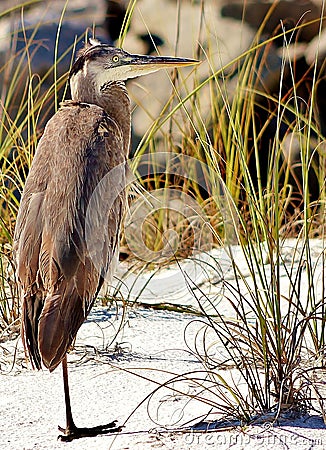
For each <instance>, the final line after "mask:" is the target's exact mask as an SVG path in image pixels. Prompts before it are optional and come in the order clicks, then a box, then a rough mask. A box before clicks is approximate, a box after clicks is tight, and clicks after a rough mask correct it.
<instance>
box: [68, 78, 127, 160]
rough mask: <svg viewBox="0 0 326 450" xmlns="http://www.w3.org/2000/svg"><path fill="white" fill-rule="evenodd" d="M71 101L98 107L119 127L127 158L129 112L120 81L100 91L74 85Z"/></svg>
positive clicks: (87, 86)
mask: <svg viewBox="0 0 326 450" xmlns="http://www.w3.org/2000/svg"><path fill="white" fill-rule="evenodd" d="M71 96H72V100H73V101H76V102H82V103H89V104H92V105H97V106H100V107H101V108H103V109H104V111H105V112H106V113H107V115H108V116H109V117H110V118H111V119H113V120H114V121H115V122H116V123H117V124H118V126H119V127H120V129H121V131H122V135H123V139H124V151H125V155H126V156H127V154H128V152H129V145H130V129H131V123H130V122H131V111H130V100H129V96H128V93H127V89H126V87H125V84H124V83H123V82H122V81H110V82H107V83H106V84H105V85H103V86H102V87H101V88H100V90H98V89H96V87H95V86H94V85H93V84H92V83H91V82H89V83H83V84H82V85H79V84H77V85H75V86H74V89H71Z"/></svg>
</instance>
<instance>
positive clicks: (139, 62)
mask: <svg viewBox="0 0 326 450" xmlns="http://www.w3.org/2000/svg"><path fill="white" fill-rule="evenodd" d="M193 64H199V61H197V60H195V59H188V58H176V57H174V56H151V55H149V56H148V55H130V54H129V55H128V56H126V57H125V58H123V59H122V60H121V66H124V67H125V70H124V72H123V73H122V74H121V78H122V79H127V78H134V77H138V76H142V75H147V74H149V73H152V72H156V71H157V70H160V69H168V68H172V67H184V66H191V65H193ZM121 78H120V79H121Z"/></svg>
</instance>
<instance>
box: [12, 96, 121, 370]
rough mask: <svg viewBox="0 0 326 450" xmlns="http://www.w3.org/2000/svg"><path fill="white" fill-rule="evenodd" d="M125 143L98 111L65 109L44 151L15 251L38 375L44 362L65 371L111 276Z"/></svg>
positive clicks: (24, 204) (33, 173)
mask: <svg viewBox="0 0 326 450" xmlns="http://www.w3.org/2000/svg"><path fill="white" fill-rule="evenodd" d="M123 140H124V136H123V134H122V132H121V130H120V129H119V127H118V126H117V124H116V123H115V122H114V121H112V120H111V119H109V118H108V117H107V116H106V114H105V113H104V111H103V110H102V109H101V108H99V107H97V106H94V105H75V104H68V106H65V107H62V108H61V109H60V110H59V111H58V113H57V114H56V115H55V116H54V117H53V118H52V119H51V120H50V121H49V123H48V125H47V127H46V129H45V132H44V135H43V137H42V139H41V141H40V143H39V146H38V149H37V152H36V155H35V158H34V161H33V164H32V167H31V170H30V173H29V176H28V179H27V181H26V185H25V189H24V194H23V197H22V201H21V205H20V211H19V215H18V219H17V225H16V231H15V244H14V247H15V253H16V260H17V274H18V280H19V282H20V284H21V287H22V294H23V307H22V314H23V317H22V320H23V335H24V337H25V343H26V347H27V349H28V351H29V353H30V355H31V357H32V359H33V361H34V365H35V366H36V367H40V363H39V361H40V358H41V359H42V361H43V363H44V364H45V365H46V366H47V367H48V368H49V369H50V370H53V369H54V368H55V367H56V366H57V365H58V364H59V363H60V361H61V360H62V358H63V357H64V355H65V353H66V351H67V349H68V348H69V346H70V345H71V343H72V341H73V339H74V337H75V336H76V333H77V331H78V329H79V327H80V325H81V324H82V323H83V321H84V319H85V317H86V316H87V314H88V312H89V310H90V307H91V306H92V303H93V301H94V299H95V296H96V295H97V293H98V290H99V289H100V286H101V284H102V283H103V279H104V278H105V277H106V276H107V274H108V272H110V264H111V261H112V258H113V256H114V253H115V251H116V250H117V246H118V239H119V229H120V223H121V219H122V211H123V209H124V203H125V193H124V179H123V178H124V173H125V165H124V163H125V155H124V152H123V150H122V149H123V145H124V143H123ZM116 167H121V168H122V169H121V170H118V172H119V176H120V179H119V180H118V181H119V183H118V184H119V185H121V186H122V188H121V189H120V191H119V189H118V190H117V193H116V194H114V195H113V196H112V195H111V194H110V182H109V183H108V182H105V180H106V179H107V178H109V179H110V176H109V175H108V174H110V173H111V171H112V170H113V169H114V168H116ZM121 177H122V179H121ZM99 184H100V186H102V185H103V186H102V188H101V189H102V191H101V189H100V191H99V192H100V196H98V195H97V189H98V185H99ZM112 189H113V187H112ZM103 191H104V194H103ZM101 195H102V198H101ZM109 197H110V199H111V200H112V199H113V201H111V204H110V207H109V208H106V209H105V208H104V210H105V213H104V214H103V213H102V212H100V213H99V210H100V211H102V210H103V206H104V204H103V200H104V201H105V200H107V199H108V198H109ZM94 198H95V200H94ZM89 209H92V211H91V212H90V213H89V212H88V210H89ZM85 230H86V231H85ZM87 230H89V231H88V236H87ZM90 231H91V233H90ZM89 236H91V239H90V237H89ZM87 240H90V241H91V243H90V244H89V243H88V242H87ZM38 353H39V354H40V355H39V354H38Z"/></svg>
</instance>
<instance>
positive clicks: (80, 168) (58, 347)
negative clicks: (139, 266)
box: [14, 41, 194, 437]
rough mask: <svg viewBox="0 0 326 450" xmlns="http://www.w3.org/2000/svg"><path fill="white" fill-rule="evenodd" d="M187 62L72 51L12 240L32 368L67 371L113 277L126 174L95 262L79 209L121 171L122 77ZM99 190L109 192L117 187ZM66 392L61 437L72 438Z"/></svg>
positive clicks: (125, 139)
mask: <svg viewBox="0 0 326 450" xmlns="http://www.w3.org/2000/svg"><path fill="white" fill-rule="evenodd" d="M193 63H194V61H193V60H186V59H181V58H172V57H166V58H165V57H151V56H139V55H130V54H129V53H127V52H125V51H123V50H121V49H117V48H114V47H110V46H108V45H104V44H100V43H99V42H97V41H96V42H91V44H89V45H86V46H85V48H84V49H83V50H82V51H81V52H80V53H79V55H78V57H77V60H76V62H75V64H74V65H73V67H72V69H71V73H70V86H71V93H72V100H71V101H67V102H64V103H63V104H62V106H61V108H60V109H59V111H58V112H57V113H56V114H55V115H54V116H53V118H52V119H51V120H50V121H49V122H48V124H47V126H46V128H45V131H44V135H43V137H42V138H41V140H40V142H39V145H38V147H37V151H36V154H35V157H34V160H33V163H32V166H31V169H30V172H29V175H28V178H27V180H26V185H25V188H24V192H23V196H22V200H21V204H20V209H19V213H18V217H17V224H16V229H15V235H14V253H15V257H16V263H17V279H18V283H19V285H20V289H21V296H22V337H23V341H24V345H25V349H26V352H27V353H28V354H29V356H30V359H31V361H32V364H33V367H34V368H36V369H40V368H41V367H42V364H44V365H45V367H47V368H48V369H49V370H50V371H52V370H54V369H55V368H56V367H57V366H58V365H59V364H60V362H61V361H62V362H63V363H64V364H66V359H65V358H66V357H65V355H66V352H67V351H68V349H69V347H70V346H71V344H72V343H73V340H74V338H75V336H76V333H77V331H78V329H79V327H80V326H81V324H82V323H83V321H84V320H85V318H86V317H87V314H88V313H89V311H90V309H91V307H92V305H93V302H94V300H95V298H96V296H97V294H98V292H99V290H100V288H101V286H102V284H103V281H104V278H108V277H110V276H111V275H112V268H113V263H112V261H113V259H114V257H115V255H116V254H117V252H118V247H119V233H120V227H121V221H122V217H123V211H124V208H125V203H126V198H125V197H126V196H125V190H124V189H123V187H124V186H126V180H125V170H120V171H119V172H118V174H119V178H120V179H119V180H116V181H117V183H119V184H120V185H121V186H122V189H121V190H120V192H118V193H117V195H115V194H114V201H113V202H112V204H111V205H110V208H109V209H108V211H107V213H105V214H106V216H105V217H104V222H103V226H102V227H95V228H94V230H95V236H92V241H93V242H95V243H96V242H98V243H99V250H98V252H99V253H100V255H101V257H100V259H99V258H95V260H94V255H93V254H91V253H92V252H90V250H89V247H88V242H87V239H86V235H85V233H86V231H85V230H86V228H87V226H86V225H87V224H86V216H87V215H86V213H87V208H88V206H89V203H90V201H91V198H92V195H93V194H94V192H95V190H96V188H97V186H98V185H99V183H100V182H101V180H103V179H105V177H106V176H107V175H108V174H110V173H111V171H112V169H114V168H116V167H118V166H121V167H122V168H124V167H125V165H124V164H125V163H126V159H127V155H128V150H129V145H130V121H131V118H130V101H129V97H128V94H127V91H126V88H125V85H124V83H123V80H125V79H127V78H130V77H134V76H138V75H142V74H146V73H150V72H153V71H155V70H158V69H160V68H163V67H168V66H178V65H189V64H193ZM113 184H115V183H113ZM107 188H108V189H109V190H111V188H112V192H113V191H114V188H115V186H108V187H107ZM104 210H105V208H104ZM91 213H92V212H91ZM95 213H96V212H95ZM91 215H92V214H91ZM94 220H96V214H95V219H94ZM95 250H96V249H95ZM63 367H64V380H65V382H66V383H67V392H68V379H67V373H66V372H65V369H66V366H63ZM65 392H66V385H65ZM67 392H66V404H67V403H68V405H67V428H66V430H65V432H66V434H68V435H69V436H70V437H71V436H74V437H75V436H76V435H77V434H78V433H77V431H76V430H77V428H76V427H75V425H74V424H73V421H72V417H71V411H70V400H69V393H67ZM67 396H68V401H67ZM79 430H80V429H79ZM85 430H86V429H84V432H85ZM87 430H89V429H87ZM87 435H89V434H87ZM79 437H80V436H79Z"/></svg>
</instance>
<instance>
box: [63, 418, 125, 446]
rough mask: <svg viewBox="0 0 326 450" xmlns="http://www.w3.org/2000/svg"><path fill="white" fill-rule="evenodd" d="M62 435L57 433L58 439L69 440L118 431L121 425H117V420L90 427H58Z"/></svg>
mask: <svg viewBox="0 0 326 450" xmlns="http://www.w3.org/2000/svg"><path fill="white" fill-rule="evenodd" d="M58 428H59V431H61V433H63V435H59V436H58V439H59V440H60V441H63V442H71V441H73V440H74V439H80V438H83V437H92V436H97V435H99V434H108V433H118V432H120V431H121V430H122V427H121V426H117V421H116V420H115V421H113V422H111V423H108V424H107V425H98V426H97V427H91V428H78V427H76V426H75V425H74V426H72V427H67V428H62V427H60V426H59V427H58Z"/></svg>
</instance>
